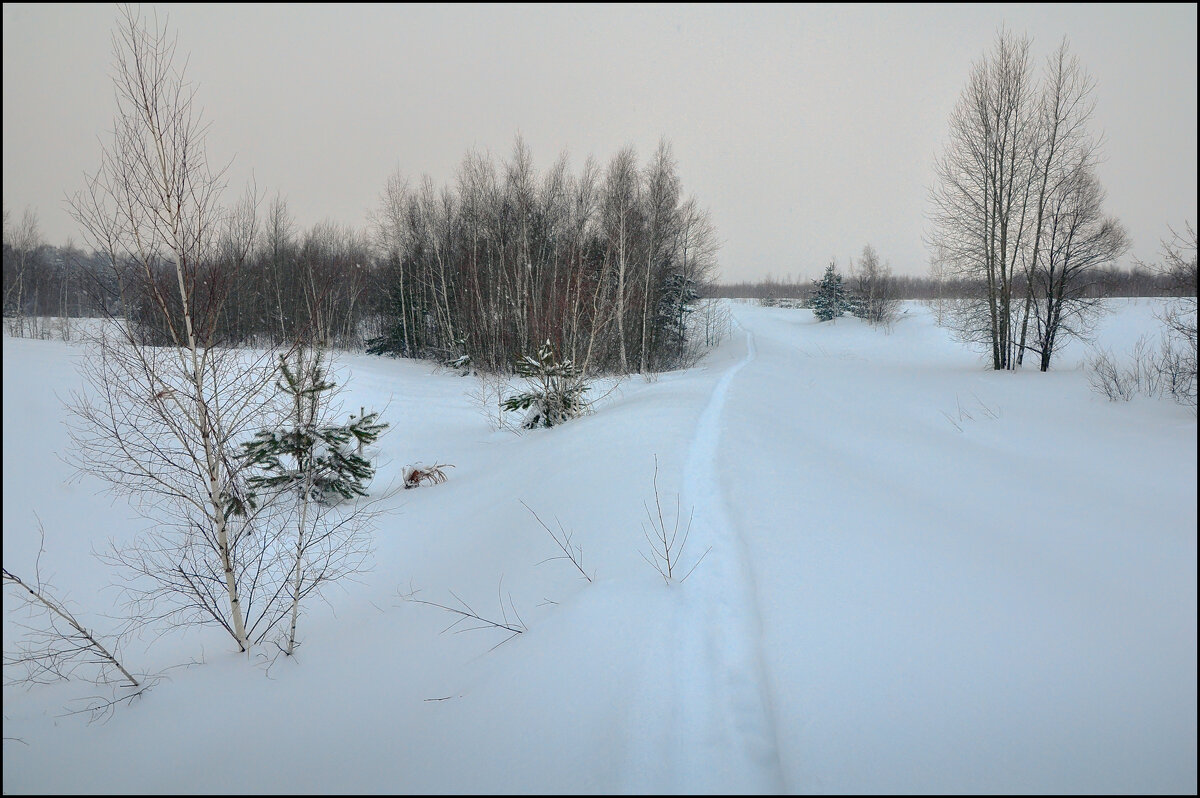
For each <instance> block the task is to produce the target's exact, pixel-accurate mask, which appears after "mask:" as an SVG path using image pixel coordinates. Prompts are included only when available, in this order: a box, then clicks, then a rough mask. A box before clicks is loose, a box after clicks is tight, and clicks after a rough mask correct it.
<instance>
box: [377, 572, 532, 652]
mask: <svg viewBox="0 0 1200 798" xmlns="http://www.w3.org/2000/svg"><path fill="white" fill-rule="evenodd" d="M417 592H418V591H416V590H410V591H409V592H408V593H401V594H400V598H401V599H403V600H404V601H408V602H412V603H413V604H424V605H425V606H427V607H435V608H437V609H439V610H444V611H445V612H448V613H450V614H451V615H456V616H458V620H456V621H454V623H452V624H450V625H449V626H447V627H446V628H445V629H443V630H442V634H445V633H446V632H449V631H450V630H452V629H455V628H456V627H457V626H459V624H463V623H467V624H471V625H469V626H465V627H463V628H462V629H456V631H458V632H474V631H478V630H480V629H499V630H501V631H505V632H509V633H510V634H509V635H508V637H506V638H504V639H503V640H501V641H500V642H499V643H497V644H496V645H495V646H493V648H497V647H499V646H501V645H503V644H504V643H507V642H508V641H509V640H512V639H513V638H514V637H516V636H517V635H519V634H522V633H524V632H526V631H528V630H529V627H527V626H526V625H525V621H524V620H522V618H521V615H520V613H518V612H517V608H516V605H514V604H513V600H512V594H511V593H510V594H509V595H508V607H507V608H506V607H505V606H504V595H503V580H501V582H500V584H499V585H497V587H496V595H497V597H498V599H499V602H500V620H494V619H492V618H486V617H484V616H482V615H480V614H479V613H478V612H476V611H475V610H474V609H473V608H472V607H471V605H470V604H468V603H467V602H465V601H463V600H462V598H460V597H459V595H458V594H457V593H455V592H454V591H453V590H451V591H450V595H451V596H454V600H455V601H456V602H458V604H457V606H455V605H450V604H439V603H438V602H436V601H426V600H424V599H419V598H417ZM509 613H512V616H513V617H512V618H509V617H508V616H509Z"/></svg>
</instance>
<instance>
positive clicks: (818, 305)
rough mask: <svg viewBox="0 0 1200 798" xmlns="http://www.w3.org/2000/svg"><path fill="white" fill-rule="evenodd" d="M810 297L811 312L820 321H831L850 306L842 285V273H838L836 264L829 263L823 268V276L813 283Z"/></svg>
mask: <svg viewBox="0 0 1200 798" xmlns="http://www.w3.org/2000/svg"><path fill="white" fill-rule="evenodd" d="M815 289H816V291H815V293H814V294H813V297H812V309H813V313H814V314H815V315H816V317H817V318H818V319H819V320H820V321H832V320H833V319H836V318H837V317H838V316H841V315H842V314H843V313H845V312H846V311H847V310H848V309H849V308H850V300H849V298H848V297H847V296H846V289H845V287H844V286H843V285H842V275H841V274H839V273H838V270H837V264H835V263H830V264H829V266H828V267H826V269H825V276H824V277H822V278H821V279H820V280H819V281H817V282H816V284H815Z"/></svg>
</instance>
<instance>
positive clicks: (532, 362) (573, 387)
mask: <svg viewBox="0 0 1200 798" xmlns="http://www.w3.org/2000/svg"><path fill="white" fill-rule="evenodd" d="M513 371H515V372H516V373H517V375H518V376H520V377H524V378H525V379H526V381H528V383H529V390H528V391H524V392H523V393H519V394H516V395H515V396H510V397H508V398H507V399H505V400H504V409H505V410H509V411H512V410H527V411H529V412H528V414H527V415H526V416H525V421H524V422H522V424H521V426H522V427H524V428H525V429H535V428H537V427H553V426H556V425H558V424H561V423H562V422H564V421H568V420H570V419H572V418H575V417H576V416H580V415H583V412H584V411H585V410H586V409H587V404H586V403H585V402H584V401H583V394H584V393H586V392H587V389H588V385H587V382H586V381H585V380H584V379H583V369H581V368H580V367H579V366H577V365H575V363H574V362H572V361H570V360H564V361H562V362H559V361H558V360H557V359H556V358H555V356H554V349H553V347H551V345H550V341H549V340H547V341H546V343H544V344H542V346H541V347H540V348H539V349H538V352H537V357H531V356H530V355H525V356H524V357H522V358H521V359H520V360H518V361H517V362H516V363H515V364H514V365H513Z"/></svg>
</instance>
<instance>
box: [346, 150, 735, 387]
mask: <svg viewBox="0 0 1200 798" xmlns="http://www.w3.org/2000/svg"><path fill="white" fill-rule="evenodd" d="M372 238H373V244H374V246H375V250H376V252H377V254H378V256H379V257H380V259H381V268H380V270H379V276H380V278H381V279H380V281H379V282H380V283H382V284H383V285H384V286H386V291H387V307H386V308H384V314H383V315H384V317H385V318H386V320H387V321H386V325H387V326H386V328H385V329H384V330H383V331H382V334H381V335H379V336H377V337H376V338H374V339H373V340H372V341H371V342H370V350H369V351H374V352H379V353H387V354H394V355H405V356H417V357H423V356H436V357H441V358H460V357H462V356H466V357H468V358H469V359H470V362H471V363H473V364H474V365H476V366H477V367H479V368H482V369H484V370H489V371H495V370H505V369H507V368H509V367H510V365H511V364H512V363H513V362H514V361H515V360H516V358H518V357H520V356H522V355H524V354H526V353H530V352H533V351H535V350H537V349H538V347H540V346H541V345H543V344H544V343H545V342H546V341H549V342H550V344H551V346H552V347H553V349H554V350H555V351H556V352H559V353H561V354H562V355H564V356H566V357H568V358H569V359H571V360H573V361H575V362H577V363H579V364H580V365H581V366H582V367H583V368H584V369H585V370H587V371H596V370H603V371H620V372H629V371H650V370H659V369H662V368H667V367H670V366H672V365H674V364H676V363H679V362H680V360H681V358H682V357H683V356H684V355H685V354H686V351H685V350H686V344H687V341H686V338H685V336H684V335H683V325H684V323H685V318H686V314H687V313H688V312H689V310H690V306H691V305H692V303H693V301H694V300H695V299H696V298H697V296H698V290H699V289H701V288H702V287H703V286H704V285H705V284H706V283H707V282H708V281H709V280H710V279H711V276H712V273H713V270H714V268H715V255H716V240H715V236H714V231H713V227H712V225H711V223H710V222H709V219H708V216H707V213H706V212H705V211H703V210H702V209H701V208H700V207H699V205H698V203H697V202H696V200H695V199H687V200H684V199H683V197H682V188H681V185H680V180H679V176H678V172H677V169H676V165H675V160H674V158H673V157H672V155H671V149H670V146H669V145H668V144H667V143H666V142H663V143H661V144H660V145H659V147H658V149H657V151H656V152H655V154H654V156H653V157H652V158H651V159H650V162H649V163H648V164H646V165H645V166H644V167H642V168H639V167H638V164H637V159H636V156H635V154H634V152H633V150H632V149H631V148H625V149H622V150H621V151H620V152H618V153H617V154H616V155H615V156H614V157H613V159H612V161H611V162H610V163H609V165H608V167H607V168H606V169H605V170H603V172H602V171H601V170H600V169H599V168H598V167H597V165H596V164H595V163H594V162H593V161H591V160H588V161H587V162H586V163H585V164H584V165H583V168H582V169H581V170H580V171H579V173H578V174H572V173H571V172H570V170H569V168H568V165H567V161H566V158H565V157H560V158H559V159H558V160H557V161H555V162H554V164H553V165H552V166H551V167H550V168H549V169H548V170H547V171H546V172H545V173H543V174H540V175H539V174H538V173H537V171H536V170H535V168H534V165H533V158H532V155H531V153H530V151H529V149H528V148H527V147H526V146H525V145H524V143H523V142H522V141H521V140H520V139H518V140H517V142H516V144H515V146H514V148H513V151H512V154H511V155H510V157H509V158H508V159H507V160H506V161H504V162H502V163H499V164H497V163H496V162H494V161H493V160H492V159H490V158H488V157H484V156H481V155H478V154H470V155H468V156H467V157H466V159H465V160H464V161H463V163H462V166H461V168H460V169H459V172H458V176H457V180H456V182H455V185H454V186H453V187H449V186H446V187H442V188H441V189H440V190H438V189H436V188H435V187H434V185H433V183H432V181H430V180H429V179H428V178H426V179H425V180H423V181H421V183H420V184H419V185H416V186H413V185H410V183H409V182H408V181H407V180H405V179H404V177H403V176H401V175H399V174H395V175H393V176H392V177H391V178H389V179H388V181H387V184H386V186H385V188H384V190H383V193H382V196H381V198H380V203H379V207H378V209H377V211H376V212H375V214H374V218H373V220H372Z"/></svg>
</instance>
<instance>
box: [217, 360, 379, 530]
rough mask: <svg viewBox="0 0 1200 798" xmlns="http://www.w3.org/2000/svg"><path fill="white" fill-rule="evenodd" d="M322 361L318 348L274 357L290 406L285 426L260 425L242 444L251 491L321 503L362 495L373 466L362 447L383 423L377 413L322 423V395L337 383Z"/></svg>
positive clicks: (278, 384)
mask: <svg viewBox="0 0 1200 798" xmlns="http://www.w3.org/2000/svg"><path fill="white" fill-rule="evenodd" d="M324 361H325V355H324V354H322V353H321V352H319V351H317V352H311V353H300V354H299V355H297V361H296V363H295V364H294V365H289V364H288V362H287V360H286V359H285V358H284V356H282V355H281V356H280V364H279V366H280V373H281V374H282V380H280V381H278V382H276V387H277V388H278V389H279V390H280V392H281V393H283V394H284V395H285V396H286V397H287V401H288V403H289V405H290V407H291V412H290V423H291V426H290V427H281V428H277V429H269V430H260V431H259V432H258V433H256V434H255V436H254V439H253V440H251V441H249V442H248V443H246V444H244V445H243V449H244V458H245V461H246V464H247V465H248V466H249V467H250V468H251V469H253V470H254V471H255V473H253V475H252V476H250V477H249V478H248V479H247V484H248V485H249V487H250V489H251V491H254V492H257V491H271V492H275V493H278V492H283V491H287V490H295V491H297V492H298V493H299V494H300V495H301V496H305V497H307V498H308V499H311V500H313V501H316V502H319V503H321V504H326V505H333V504H338V503H339V502H342V501H345V500H347V499H352V498H354V497H355V496H366V495H367V491H366V485H367V483H369V482H370V481H371V478H372V477H373V476H374V475H375V468H374V467H373V466H372V465H371V462H370V461H369V460H367V459H366V458H365V457H363V456H362V447H363V446H364V445H367V444H370V443H374V442H375V439H376V438H378V437H379V434H380V433H381V432H383V430H384V429H386V428H387V424H380V423H378V419H379V414H378V413H365V414H363V415H362V416H359V417H355V416H353V415H351V416H350V420H349V421H348V422H347V423H345V424H330V423H327V422H326V421H325V420H324V419H323V418H322V416H323V415H324V411H325V408H326V405H327V400H326V399H325V398H324V397H322V394H325V393H328V392H330V391H332V390H333V389H334V388H336V387H337V386H336V385H335V384H334V383H332V382H330V381H329V380H328V378H327V377H326V365H325V362H324ZM250 495H251V497H253V496H254V495H255V494H254V493H251V494H250ZM251 500H253V498H251ZM235 509H236V508H235Z"/></svg>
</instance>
